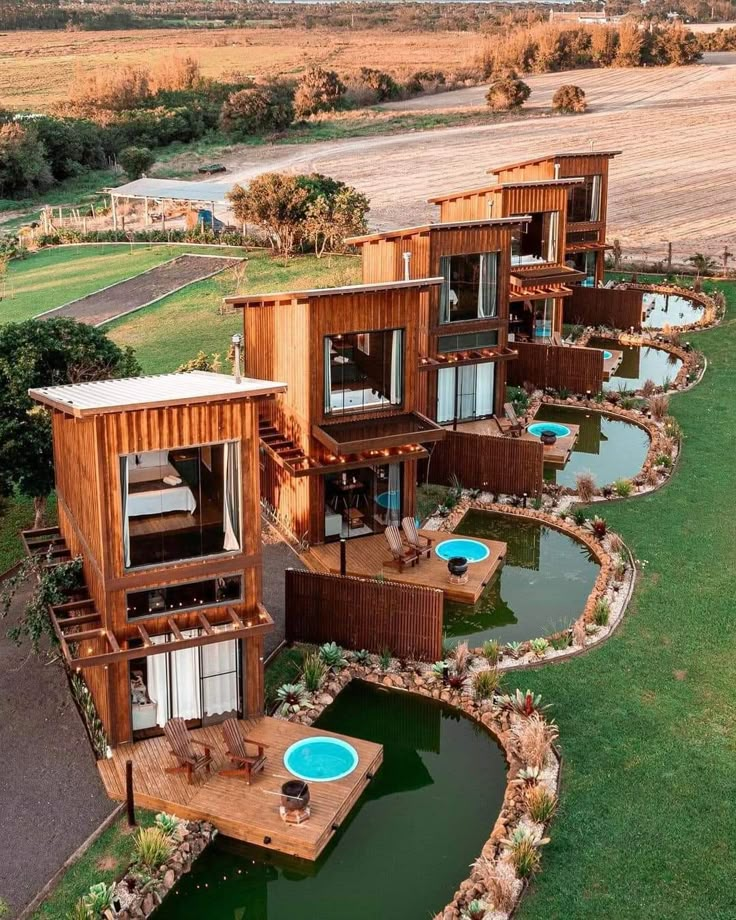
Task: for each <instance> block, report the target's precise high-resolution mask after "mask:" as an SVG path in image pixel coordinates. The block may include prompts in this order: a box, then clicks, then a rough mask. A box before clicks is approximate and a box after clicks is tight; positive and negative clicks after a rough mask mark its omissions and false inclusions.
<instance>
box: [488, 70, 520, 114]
mask: <svg viewBox="0 0 736 920" xmlns="http://www.w3.org/2000/svg"><path fill="white" fill-rule="evenodd" d="M530 95H531V89H530V87H529V86H528V84H526V83H524V81H523V80H520V79H519V76H518V75H517V73H516V71H514V70H512V71H509V73H508V74H507V75H505V76H503V77H500V78H499V79H497V80H494V81H493V83H491V85H490V87H489V89H488V92H487V93H486V102H487V103H488V106H489V108H490V109H491V110H492V111H493V112H514V111H518V110H519V109H520V108H521V107H522V106H523V105H524V103H525V102H526V101H527V99H528V98H529V96H530Z"/></svg>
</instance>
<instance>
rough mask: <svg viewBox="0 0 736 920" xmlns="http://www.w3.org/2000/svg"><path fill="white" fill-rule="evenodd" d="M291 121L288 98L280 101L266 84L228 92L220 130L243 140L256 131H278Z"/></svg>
mask: <svg viewBox="0 0 736 920" xmlns="http://www.w3.org/2000/svg"><path fill="white" fill-rule="evenodd" d="M293 119H294V106H293V105H292V103H291V100H290V99H283V98H279V96H278V94H277V93H276V92H274V91H273V90H272V89H270V88H269V87H268V86H266V85H261V86H252V87H250V88H249V89H241V90H239V91H238V92H236V93H231V94H230V95H229V96H228V98H227V99H226V100H225V102H223V104H222V109H221V111H220V127H221V128H222V130H223V131H225V132H226V133H227V134H231V135H233V136H234V137H237V138H241V139H245V138H247V137H248V136H249V135H251V134H255V133H257V132H258V131H264V130H274V131H281V130H283V129H284V128H286V127H288V126H289V125H290V124H291V122H292V121H293Z"/></svg>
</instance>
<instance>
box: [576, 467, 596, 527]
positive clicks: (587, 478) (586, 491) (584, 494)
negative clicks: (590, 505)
mask: <svg viewBox="0 0 736 920" xmlns="http://www.w3.org/2000/svg"><path fill="white" fill-rule="evenodd" d="M595 490H596V485H595V477H594V476H593V474H592V473H587V472H582V473H578V474H577V475H576V476H575V491H576V492H577V493H578V498H579V499H580V501H581V502H586V503H587V502H589V501H591V500H592V498H593V496H594V495H595ZM573 517H575V514H574V513H573ZM583 520H585V515H584V514H583ZM575 523H578V521H577V519H576V520H575Z"/></svg>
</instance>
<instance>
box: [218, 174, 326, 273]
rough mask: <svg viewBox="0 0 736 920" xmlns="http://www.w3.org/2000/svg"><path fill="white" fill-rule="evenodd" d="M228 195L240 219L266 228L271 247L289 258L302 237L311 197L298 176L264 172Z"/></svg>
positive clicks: (235, 188)
mask: <svg viewBox="0 0 736 920" xmlns="http://www.w3.org/2000/svg"><path fill="white" fill-rule="evenodd" d="M228 198H229V199H230V203H231V204H232V209H233V213H234V214H235V216H236V217H237V218H238V220H240V221H242V222H243V223H250V224H256V226H258V227H260V228H261V229H262V230H264V231H265V233H266V234H267V235H268V238H269V241H270V243H271V246H272V247H273V248H274V249H275V250H276V251H277V252H279V253H281V255H282V256H283V257H284V258H285V259H288V257H289V256H290V255H291V254H292V253H293V252H294V249H295V247H296V244H297V241H298V239H299V234H300V231H301V229H302V223H303V221H304V217H305V213H306V207H307V202H308V200H309V192H308V191H307V190H306V189H305V188H303V187H302V186H300V184H299V182H298V180H297V177H296V176H289V175H285V174H284V173H264V174H263V175H261V176H257V177H256V178H255V179H253V180H252V182H251V183H250V185H249V186H248V188H247V189H245V188H243V187H242V186H241V185H236V186H235V187H234V188H233V189H232V191H231V192H230V193H229V194H228Z"/></svg>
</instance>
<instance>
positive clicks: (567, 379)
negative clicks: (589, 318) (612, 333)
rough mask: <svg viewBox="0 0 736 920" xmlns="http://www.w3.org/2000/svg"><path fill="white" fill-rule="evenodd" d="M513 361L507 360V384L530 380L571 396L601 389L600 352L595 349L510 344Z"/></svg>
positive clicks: (520, 383) (601, 363) (515, 384)
mask: <svg viewBox="0 0 736 920" xmlns="http://www.w3.org/2000/svg"><path fill="white" fill-rule="evenodd" d="M513 348H514V350H515V351H518V353H519V357H518V358H517V359H516V361H509V365H508V368H509V370H508V382H509V383H510V384H513V385H514V386H521V385H522V384H524V383H525V382H526V381H530V382H531V383H533V384H535V386H537V387H540V388H543V389H544V388H547V387H550V388H551V389H553V390H561V389H563V388H564V389H566V390H570V392H572V393H585V392H586V391H587V390H590V391H591V392H592V393H598V392H599V390H600V389H601V387H602V386H603V352H602V351H601V350H600V349H599V348H572V347H570V346H569V345H541V344H539V345H537V344H532V343H529V342H514V343H513Z"/></svg>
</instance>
